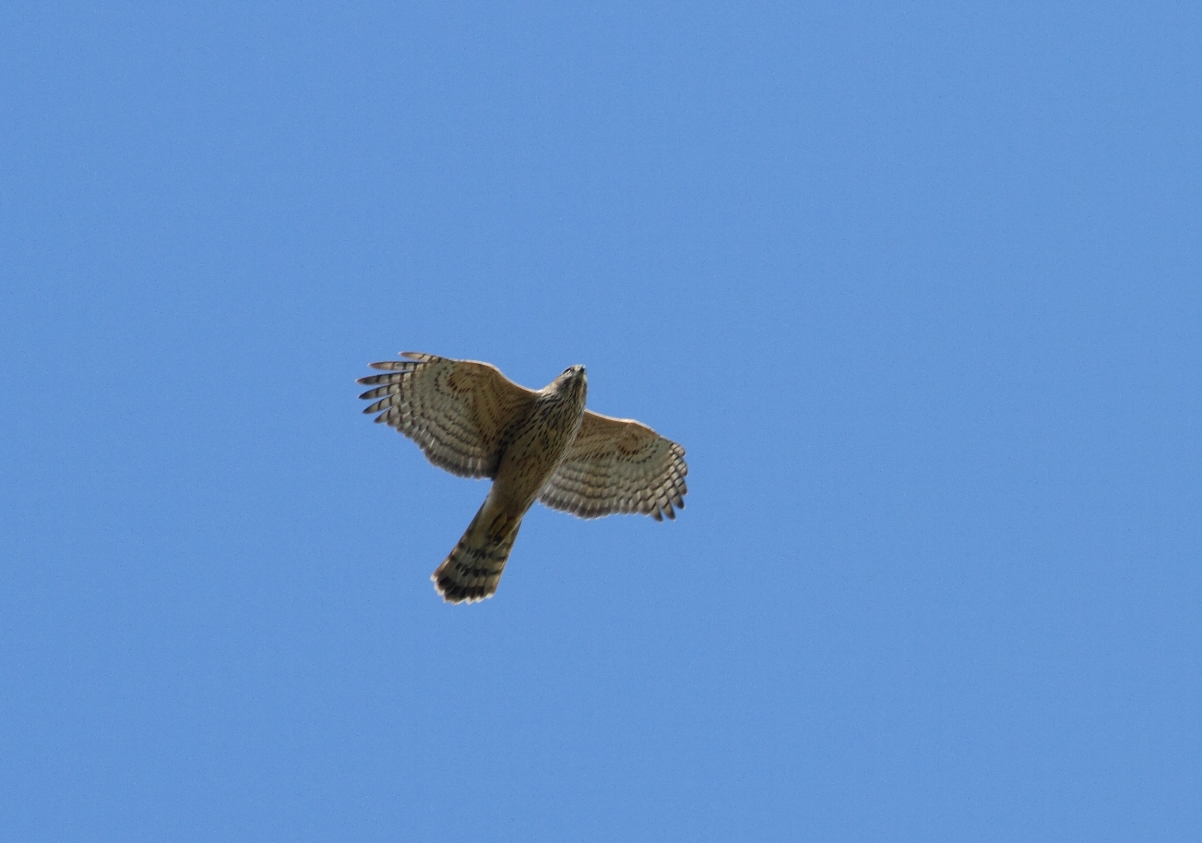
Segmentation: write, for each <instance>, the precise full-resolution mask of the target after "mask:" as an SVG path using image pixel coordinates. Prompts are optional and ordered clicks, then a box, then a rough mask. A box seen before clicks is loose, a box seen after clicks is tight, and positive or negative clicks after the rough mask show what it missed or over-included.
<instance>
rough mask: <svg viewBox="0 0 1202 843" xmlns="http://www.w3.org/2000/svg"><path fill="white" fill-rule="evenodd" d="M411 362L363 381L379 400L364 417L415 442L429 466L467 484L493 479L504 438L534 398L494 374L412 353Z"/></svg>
mask: <svg viewBox="0 0 1202 843" xmlns="http://www.w3.org/2000/svg"><path fill="white" fill-rule="evenodd" d="M401 356H402V357H407V358H409V359H407V360H387V361H384V362H382V363H372V364H371V367H372V368H373V369H382V370H384V371H386V372H387V374H383V375H369V376H368V377H365V378H359V383H361V384H365V385H371V386H375V388H374V389H369V390H368V391H367V392H364V393H363V394H362V395H360V396H359V397H360V398H364V399H367V400H372V399H378V400H376V401H375V403H373V404H372V405H371V406H370V407H368V408H367V409H366V410H364V411H363V412H365V413H379V414H380V415H378V416H377V417H376V422H378V423H383V424H387V425H390V426H391V427H395V428H396V429H397V430H399V431H400V432H401V433H403V434H405V435H406V436H408V437H409V438H410V439H412V440H413V441H414V442H416V443H417V444H418V445H419V446H420V447H421V449H422V450H423V451H424V452H425V454H426V456H427V457H428V458H429V460H430V462H432V463H434V464H435V465H437V466H439V467H441V468H445V469H446V470H447V471H450V472H451V473H453V474H458V475H460V476H461V477H493V476H494V475H495V474H496V471H497V464H498V463H499V462H500V459H501V452H502V451H503V449H504V445H505V442H504V436H505V432H506V431H507V430H509V429H510V428H511V427H512V425H513V424H514V422H515V421H517V420H519V419H521V418H522V417H523V416H524V415H525V414H527V413H529V412H530V409H531V407H533V406H534V401H535V393H534V392H533V391H532V390H529V389H526V388H525V387H523V386H518V385H517V384H516V383H514V382H513V381H511V380H509V379H508V378H507V377H505V376H504V375H503V374H501V371H500V370H499V369H497V368H496V367H495V366H490V365H489V364H487V363H479V362H476V361H474V360H451V359H449V358H446V357H436V356H434V355H433V354H419V353H417V352H413V351H406V352H405V353H404V354H402V355H401Z"/></svg>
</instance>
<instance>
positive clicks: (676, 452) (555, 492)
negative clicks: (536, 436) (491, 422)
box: [539, 411, 689, 521]
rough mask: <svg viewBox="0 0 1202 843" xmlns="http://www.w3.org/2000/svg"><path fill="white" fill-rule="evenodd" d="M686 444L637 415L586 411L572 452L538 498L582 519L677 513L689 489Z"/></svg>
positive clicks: (674, 514)
mask: <svg viewBox="0 0 1202 843" xmlns="http://www.w3.org/2000/svg"><path fill="white" fill-rule="evenodd" d="M688 473H689V467H688V465H686V464H685V461H684V448H682V447H680V446H679V445H677V444H676V443H675V442H673V441H671V440H670V439H665V438H664V437H662V436H660V435H659V434H658V433H656V432H655V431H654V430H652V429H651V428H649V427H647V426H646V425H645V424H639V423H638V422H636V421H634V420H632V419H614V418H610V417H609V416H603V415H601V414H599V413H593V412H589V411H585V413H584V420H583V421H582V422H581V423H580V432H579V433H577V434H576V440H575V441H574V442H573V443H572V445H571V447H570V448H569V449H568V453H567V456H565V457H564V459H563V462H562V463H560V464H559V468H557V469H556V470H555V473H554V474H552V475H551V479H550V480H548V481H547V485H545V486H544V487H543V490H542V494H541V495H540V496H539V500H540V501H542V502H543V503H544V504H546V505H547V506H549V507H552V508H553V509H563V510H566V511H568V512H571V513H572V514H574V515H579V516H580V517H581V518H597V517H599V516H602V515H609V514H610V513H613V512H641V513H643V514H644V515H650V516H651V517H653V518H654V519H655V520H657V521H662V520H663V518H664V516H665V515H666V516H668V517H669V518H675V517H676V513H675V512H674V511H673V509H672V507H673V506H675V507H677V508H679V509H684V496H685V494H686V493H687V492H688V491H689V490H688V487H687V486H686V485H685V482H684V478H685V475H686V474H688Z"/></svg>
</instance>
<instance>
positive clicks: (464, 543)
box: [359, 352, 688, 603]
mask: <svg viewBox="0 0 1202 843" xmlns="http://www.w3.org/2000/svg"><path fill="white" fill-rule="evenodd" d="M403 356H405V357H408V358H409V360H404V361H387V362H383V363H373V364H372V367H373V368H376V369H384V370H387V371H389V372H390V373H389V374H385V375H371V376H369V377H366V378H360V379H359V382H360V383H363V384H381V385H380V386H377V387H376V388H374V389H370V390H368V391H367V392H365V393H363V395H361V396H360V397H361V398H365V399H379V400H377V401H375V403H373V404H372V405H371V406H369V407H368V408H367V409H366V410H365V412H368V413H375V412H378V413H380V415H379V416H378V417H377V418H376V421H377V422H384V423H387V424H389V425H391V426H393V427H396V428H397V429H398V430H399V431H401V432H402V433H404V434H405V435H406V436H409V437H410V438H411V439H413V440H414V441H416V442H417V443H418V445H419V446H421V448H422V450H423V451H425V453H426V456H427V457H428V458H429V459H430V461H431V462H433V463H434V464H435V465H439V466H441V467H443V468H445V469H447V470H448V471H451V472H453V473H456V474H461V475H468V476H473V477H491V478H492V479H493V485H492V489H490V490H489V493H488V496H487V497H486V498H485V500H484V503H483V504H482V505H481V507H480V510H479V512H477V513H476V517H475V518H473V519H472V523H471V524H470V525H469V526H468V528H467V532H465V533H464V534H463V538H461V539H460V540H459V543H458V544H457V545H456V546H455V549H454V550H452V551H451V553H450V555H449V556H447V558H446V559H445V560H443V562H442V564H441V565H439V566H438V568H437V570H435V572H434V575H433V577H432V578H433V580H434V583H435V586H436V588H437V589H438V592H439V593H440V594H441V595H442V596H443V598H444V599H446V600H447V601H448V602H451V603H459V602H464V601H466V602H469V603H470V602H473V601H476V600H482V599H484V598H485V597H489V596H491V595H492V594H493V593H494V592H495V591H496V589H497V583H498V581H499V580H500V578H501V572H502V570H503V569H504V567H505V562H506V560H507V559H508V558H509V552H510V550H511V549H512V548H513V542H514V540H515V539H516V538H517V533H518V529H519V528H520V527H521V523H522V517H523V516H524V515H525V514H526V511H527V510H528V509H530V507H531V506H532V505H533V504H534V502H535V501H536V500H542V502H543V503H545V504H547V505H548V506H551V507H554V508H556V509H566V510H568V511H570V512H572V513H574V514H576V515H579V516H581V517H584V518H592V517H597V516H600V515H606V514H609V513H610V512H644V513H646V514H650V515H653V516H654V517H655V518H656V519H662V518H663V516H664V515H667V516H668V517H669V518H674V517H675V513H674V512H673V506H676V507H678V508H683V507H684V495H685V493H686V492H687V488H686V487H685V483H684V476H685V474H687V473H688V467H687V466H686V465H685V462H684V449H683V448H681V447H680V446H679V445H677V444H676V443H674V442H670V441H668V440H667V439H664V438H663V437H662V436H659V435H658V434H656V433H655V431H653V430H651V429H650V428H648V427H646V426H644V425H641V424H639V423H638V422H635V421H630V420H626V419H612V418H609V417H608V416H601V415H598V414H596V413H592V412H588V411H586V410H585V408H584V405H585V398H586V394H587V389H588V387H587V378H586V377H585V372H584V367H583V366H572V367H569V368H568V369H565V370H564V372H563V373H562V374H561V375H560V376H559V377H558V378H556V379H555V380H554V381H552V382H551V383H550V384H549V385H548V386H546V387H545V388H544V389H541V390H538V391H537V392H536V391H534V390H529V389H526V388H524V387H521V386H518V385H517V384H515V383H513V382H512V381H510V380H508V379H507V378H505V376H504V375H502V374H501V373H500V371H499V370H497V369H496V368H495V367H493V366H490V365H488V364H487V363H479V362H476V361H471V360H451V359H448V358H443V357H435V356H433V355H429V354H418V353H415V352H406V353H405V354H404V355H403Z"/></svg>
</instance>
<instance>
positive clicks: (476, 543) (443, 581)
mask: <svg viewBox="0 0 1202 843" xmlns="http://www.w3.org/2000/svg"><path fill="white" fill-rule="evenodd" d="M491 502H492V500H491V498H486V499H485V501H484V503H483V504H482V505H481V507H480V511H479V512H477V513H476V517H475V518H473V519H472V523H471V524H469V525H468V528H467V532H466V533H464V534H463V538H461V539H460V540H459V544H457V545H455V549H454V550H452V551H451V555H450V556H448V557H447V558H446V559H444V560H442V564H441V565H439V566H438V568H437V569H435V571H434V574H433V575H432V576H431V577H430V579H432V580H433V581H434V587H435V588H436V589H438V593H439V594H441V595H442V598H443V600H445V601H446V602H448V603H464V602H467V603H474V602H476V601H477V600H483V599H484V598H485V597H492V595H493V592H495V591H496V590H497V583H498V582H500V580H501V571H503V570H504V569H505V562H506V560H507V559H509V551H511V550H512V549H513V542H514V540H515V539H516V538H517V537H518V528H519V527H521V526H522V518H521V516H520V515H519V516H517V517H516V518H515V517H513V516H510V515H507V514H505V513H504V512H497V511H495V510H494V508H493V507H490V506H489V504H490V503H491Z"/></svg>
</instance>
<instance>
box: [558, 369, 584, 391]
mask: <svg viewBox="0 0 1202 843" xmlns="http://www.w3.org/2000/svg"><path fill="white" fill-rule="evenodd" d="M554 386H555V388H556V389H557V390H559V389H568V390H572V391H577V390H579V391H581V392H583V391H584V390H586V389H588V377H586V376H585V374H584V367H583V366H580V365H576V366H568V367H567V368H566V369H564V370H563V372H562V373H560V375H559V377H557V378H556V379H555V384H554Z"/></svg>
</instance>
